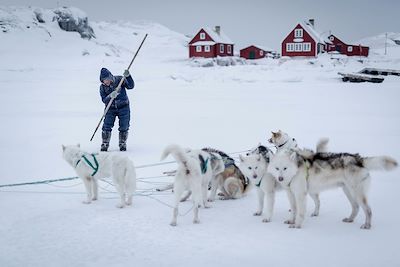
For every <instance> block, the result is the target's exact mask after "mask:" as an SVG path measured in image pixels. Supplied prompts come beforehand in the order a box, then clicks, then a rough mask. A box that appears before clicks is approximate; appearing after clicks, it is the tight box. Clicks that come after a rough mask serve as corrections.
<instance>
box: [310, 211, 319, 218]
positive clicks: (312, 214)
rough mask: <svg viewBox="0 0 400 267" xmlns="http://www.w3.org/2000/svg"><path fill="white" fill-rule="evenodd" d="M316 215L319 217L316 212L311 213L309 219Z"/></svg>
mask: <svg viewBox="0 0 400 267" xmlns="http://www.w3.org/2000/svg"><path fill="white" fill-rule="evenodd" d="M318 215H319V213H318V212H313V213H311V217H317V216H318Z"/></svg>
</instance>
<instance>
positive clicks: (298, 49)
mask: <svg viewBox="0 0 400 267" xmlns="http://www.w3.org/2000/svg"><path fill="white" fill-rule="evenodd" d="M294 51H296V52H301V51H303V44H302V43H296V44H294Z"/></svg>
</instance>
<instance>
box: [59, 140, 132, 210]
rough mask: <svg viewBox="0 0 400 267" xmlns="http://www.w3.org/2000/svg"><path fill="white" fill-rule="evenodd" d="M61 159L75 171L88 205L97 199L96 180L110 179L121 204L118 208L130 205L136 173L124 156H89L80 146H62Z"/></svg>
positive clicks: (106, 154) (109, 154)
mask: <svg viewBox="0 0 400 267" xmlns="http://www.w3.org/2000/svg"><path fill="white" fill-rule="evenodd" d="M62 149H63V158H64V159H65V160H66V161H67V162H68V163H69V164H70V165H71V166H72V168H74V169H75V172H76V173H77V175H78V176H79V177H80V178H81V179H82V181H83V183H84V185H85V189H86V193H87V199H86V200H85V201H83V203H85V204H90V203H91V201H92V200H97V197H98V179H102V178H108V177H112V179H113V182H114V185H115V188H116V190H117V192H118V194H119V196H120V199H121V202H120V204H118V205H117V207H118V208H123V207H125V205H131V204H132V196H133V193H134V192H135V190H136V172H135V166H134V165H133V162H132V161H131V160H130V159H129V158H128V157H126V156H121V155H116V154H111V153H99V154H89V153H86V152H84V151H82V150H81V149H80V146H79V145H77V146H64V145H63V146H62Z"/></svg>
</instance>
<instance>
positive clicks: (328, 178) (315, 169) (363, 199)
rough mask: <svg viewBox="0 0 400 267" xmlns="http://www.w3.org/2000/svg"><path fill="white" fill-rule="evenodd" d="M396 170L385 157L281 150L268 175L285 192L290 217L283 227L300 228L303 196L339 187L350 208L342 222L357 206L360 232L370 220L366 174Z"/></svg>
mask: <svg viewBox="0 0 400 267" xmlns="http://www.w3.org/2000/svg"><path fill="white" fill-rule="evenodd" d="M396 166H397V162H396V161H395V160H394V159H392V158H390V157H387V156H382V157H361V156H360V155H358V154H348V153H314V152H312V151H306V150H303V151H300V150H299V151H288V150H282V151H280V152H278V153H277V154H275V156H274V157H273V158H272V160H271V163H270V164H269V166H268V172H270V173H271V174H272V175H273V176H274V177H275V179H276V180H277V181H278V182H279V183H280V184H281V185H282V187H283V188H284V189H286V190H287V192H288V196H289V202H290V204H291V209H292V214H291V218H290V219H289V220H288V221H286V223H288V224H290V227H291V228H301V226H302V223H303V220H304V215H305V212H306V196H307V192H308V193H309V194H310V195H311V196H312V195H316V194H318V193H319V192H321V191H323V190H326V189H328V188H335V187H342V188H343V191H344V193H345V194H346V196H347V198H348V199H349V201H350V203H351V206H352V213H351V215H350V217H348V218H345V219H343V221H344V222H353V220H354V218H355V217H356V216H357V213H358V210H359V206H361V207H362V209H363V210H364V213H365V223H364V224H363V225H362V226H361V228H362V229H369V228H371V217H372V212H371V208H370V206H369V204H368V198H367V192H366V191H367V188H368V185H369V183H370V175H369V171H370V170H379V169H383V170H391V169H393V168H395V167H396Z"/></svg>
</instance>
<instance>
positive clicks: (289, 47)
mask: <svg viewBox="0 0 400 267" xmlns="http://www.w3.org/2000/svg"><path fill="white" fill-rule="evenodd" d="M286 51H287V52H294V43H286Z"/></svg>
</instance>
